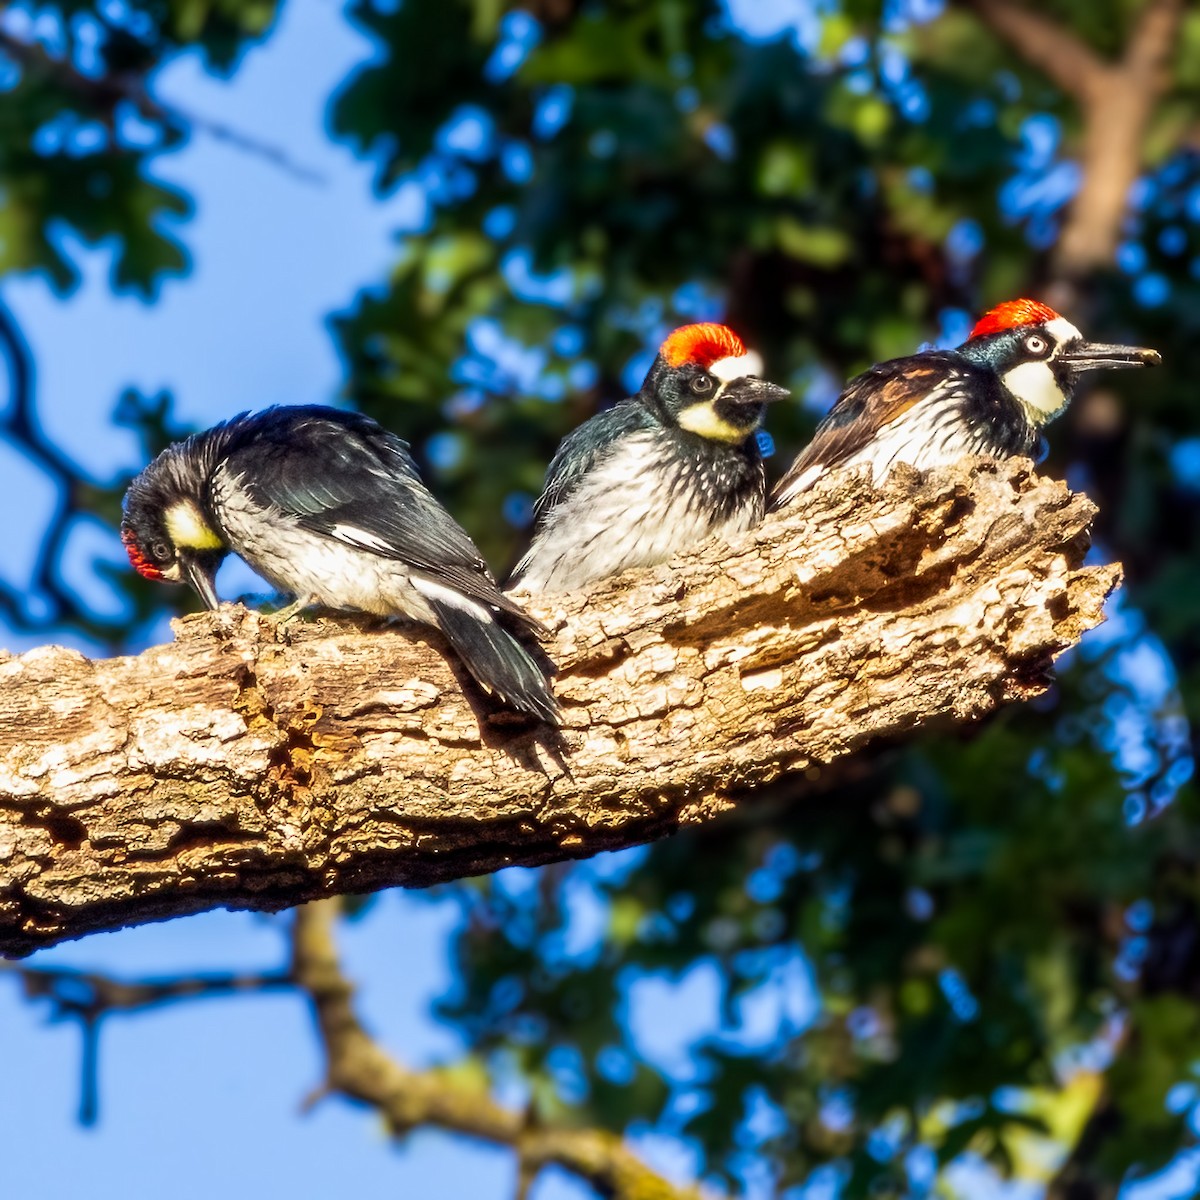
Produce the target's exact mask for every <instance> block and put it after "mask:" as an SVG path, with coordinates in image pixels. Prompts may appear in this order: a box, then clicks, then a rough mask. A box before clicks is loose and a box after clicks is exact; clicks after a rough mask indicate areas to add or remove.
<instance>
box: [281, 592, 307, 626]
mask: <svg viewBox="0 0 1200 1200" xmlns="http://www.w3.org/2000/svg"><path fill="white" fill-rule="evenodd" d="M315 603H316V601H315V600H313V598H312V597H311V596H297V597H296V599H295V600H293V601H292V603H291V604H289V605H288V606H287V607H286V608H281V609H280V610H279V611H278V612H277V613H275V614H274V617H275V621H276V623H277V624H278V625H280V626H283V625H287V624H288V623H289V622H290V621H294V620H295V619H296V618H297V617H298V616H299V615H300V614H301V613H302V612H303V611H304V610H305V609H306V608H312V607H313V605H314V604H315Z"/></svg>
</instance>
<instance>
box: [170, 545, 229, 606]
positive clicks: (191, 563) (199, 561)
mask: <svg viewBox="0 0 1200 1200" xmlns="http://www.w3.org/2000/svg"><path fill="white" fill-rule="evenodd" d="M220 565H221V560H220V558H218V557H215V556H213V555H211V554H186V553H183V554H180V556H179V566H180V568H181V573H182V575H183V578H184V579H186V580H187V582H188V583H190V584H191V585H192V587H194V588H195V589H196V594H197V595H198V596H199V597H200V599H201V600H203V601H204V605H205V607H206V608H220V606H221V598H220V596H218V595H217V586H216V582H215V579H216V574H217V567H219V566H220Z"/></svg>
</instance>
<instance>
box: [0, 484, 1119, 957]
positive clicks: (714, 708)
mask: <svg viewBox="0 0 1200 1200" xmlns="http://www.w3.org/2000/svg"><path fill="white" fill-rule="evenodd" d="M1093 511H1094V510H1093V507H1092V505H1091V504H1090V502H1089V501H1088V500H1087V499H1086V497H1084V496H1081V495H1073V494H1071V493H1070V492H1068V491H1067V489H1066V487H1065V486H1064V485H1063V484H1061V483H1058V482H1055V481H1052V480H1048V479H1043V478H1040V477H1038V476H1037V475H1035V474H1034V473H1033V470H1032V467H1031V465H1030V464H1029V463H1028V462H1027V461H1023V460H1016V461H1013V462H1009V463H1002V464H996V463H992V462H990V461H986V460H979V461H976V462H971V463H966V464H963V465H962V466H960V467H957V468H954V469H952V470H950V471H947V472H940V473H938V474H936V475H934V476H931V477H928V478H922V477H918V476H916V475H915V474H913V473H911V472H901V473H899V474H898V475H897V476H894V477H893V481H892V482H891V484H890V485H889V487H888V489H887V491H886V492H884V493H882V494H876V493H872V492H870V491H868V490H866V489H864V488H863V486H862V484H861V482H860V481H859V480H857V479H856V478H855V477H853V476H840V477H838V478H835V479H834V480H831V481H830V483H829V484H827V485H825V486H823V487H821V488H818V489H817V490H816V491H814V492H812V493H809V494H808V495H807V496H806V497H805V498H804V500H803V501H802V502H801V503H799V504H797V505H796V506H795V507H794V508H793V509H791V510H789V511H788V512H786V513H783V514H779V515H777V516H773V517H770V518H768V520H767V521H766V522H765V523H764V524H763V525H762V526H760V527H759V528H758V529H756V530H754V531H752V532H751V533H749V534H746V535H744V536H742V537H741V538H740V539H738V540H737V541H736V542H734V543H732V544H725V543H711V544H708V545H706V546H704V547H701V548H700V549H699V551H698V552H696V553H693V554H691V555H688V556H685V557H682V558H680V559H678V560H677V561H675V562H674V563H672V564H671V565H670V566H663V567H659V568H654V569H651V570H648V571H642V572H637V573H631V574H629V575H626V576H623V577H621V578H620V579H618V580H613V581H609V582H607V583H605V584H602V585H600V586H599V587H598V588H596V589H595V590H594V591H592V592H590V593H586V594H584V593H580V594H570V595H564V596H557V597H553V596H552V597H537V598H535V599H534V600H532V601H531V605H530V606H531V608H532V610H533V611H534V612H535V613H537V615H538V616H539V617H541V618H542V620H543V621H544V622H545V623H546V625H547V626H548V628H549V629H550V630H551V633H550V636H549V638H548V640H547V644H546V648H547V650H548V651H549V653H550V654H551V655H552V657H553V658H554V659H555V661H556V662H558V663H559V665H560V667H561V673H560V675H559V678H558V680H557V683H556V690H557V693H558V695H559V698H560V700H561V702H562V705H563V709H564V712H565V720H566V727H565V728H564V730H563V731H562V734H561V736H559V737H557V738H556V737H554V736H553V735H552V734H550V732H549V731H547V730H546V729H544V728H540V727H539V728H530V727H529V726H528V725H525V724H517V723H512V722H510V721H508V720H506V719H505V718H504V717H493V718H488V717H487V716H486V713H487V705H486V702H485V701H483V699H482V698H481V697H479V695H478V693H477V692H472V691H471V689H472V687H473V685H472V684H471V681H470V680H469V678H468V677H467V676H466V675H465V672H463V671H462V670H461V669H460V668H459V667H458V666H457V664H454V663H451V662H448V661H447V659H446V658H445V657H444V656H443V645H442V643H441V642H440V640H439V639H438V638H437V635H436V634H434V633H432V632H429V631H425V630H420V631H398V630H395V629H380V628H371V627H369V626H368V625H366V624H365V623H363V622H355V621H352V620H349V619H346V618H338V619H334V618H328V619H321V620H318V621H314V622H312V623H309V624H299V625H297V624H293V625H288V626H283V627H280V626H279V625H278V624H277V622H276V621H275V620H273V619H272V618H271V617H268V616H263V615H261V614H258V613H254V612H250V611H247V610H246V609H244V608H242V607H241V606H237V605H228V606H225V607H224V608H222V610H221V611H219V612H217V613H206V614H203V615H198V616H194V617H188V618H185V619H184V620H182V621H179V622H177V623H176V626H175V629H176V641H175V642H173V643H172V644H170V645H166V646H157V647H154V648H152V649H150V650H147V651H146V652H144V653H143V654H141V655H138V656H137V657H130V658H117V659H110V660H105V661H95V662H93V661H89V660H88V659H86V658H84V657H83V656H82V655H80V654H78V653H76V652H74V651H71V650H66V649H63V648H61V647H53V646H48V647H44V648H41V649H38V650H34V651H32V652H30V653H28V654H25V655H22V656H21V657H19V658H13V657H9V658H7V659H4V660H2V661H0V729H2V730H3V733H2V734H0V952H3V953H7V954H23V953H28V952H29V951H31V950H33V949H36V948H38V947H39V946H45V945H49V944H52V943H54V942H57V941H60V940H62V939H64V938H70V937H78V936H80V935H82V934H85V933H88V932H91V931H93V930H98V929H111V928H114V927H117V926H120V925H126V924H133V923H139V922H143V921H148V920H153V919H158V918H164V917H170V916H176V915H180V914H183V913H190V912H197V911H200V910H202V909H207V908H212V907H216V906H219V905H227V906H230V907H236V908H255V909H275V908H281V907H285V906H288V905H293V904H297V903H299V902H300V901H302V900H308V899H312V898H316V897H321V896H329V895H335V894H339V893H345V892H354V891H365V890H371V889H375V888H381V887H388V886H393V885H398V884H399V885H409V886H424V885H427V884H432V883H437V882H440V881H444V880H449V879H455V878H459V877H462V876H466V875H472V874H478V873H480V872H486V871H493V870H496V869H498V868H500V867H503V866H507V865H510V864H514V863H521V864H536V863H544V862H550V861H554V860H559V859H565V858H575V857H586V856H590V855H592V854H595V853H597V852H598V851H601V850H611V849H617V848H620V847H624V846H630V845H634V844H637V843H641V842H645V841H648V840H651V839H654V838H659V837H664V836H666V835H668V834H670V833H671V832H672V831H673V830H675V829H677V828H679V827H680V826H683V825H689V824H694V823H698V822H701V821H705V820H709V819H711V818H712V817H714V816H715V815H717V814H718V813H721V812H723V811H725V810H727V809H728V808H730V807H731V806H732V805H734V804H736V803H738V802H739V801H740V800H743V799H744V798H745V797H746V796H747V795H748V793H750V792H751V791H753V789H755V788H757V787H760V786H762V785H763V784H767V783H770V782H772V781H774V780H777V779H779V778H781V777H783V776H793V775H801V776H807V777H808V778H810V779H813V778H816V777H817V776H819V775H820V773H821V771H822V769H823V768H825V767H826V766H828V765H829V764H833V763H837V762H838V761H839V760H842V759H845V758H846V757H847V756H849V755H852V754H855V753H856V752H858V751H860V750H862V749H863V748H864V747H865V746H867V745H869V744H870V743H872V742H874V741H876V740H878V739H895V738H899V737H904V736H907V735H909V734H910V733H912V732H913V731H914V730H916V729H917V728H918V727H921V726H926V725H929V724H930V723H931V722H934V721H939V720H943V721H944V720H956V721H967V720H973V719H977V718H979V717H981V716H983V715H985V714H987V713H989V712H991V711H992V710H994V709H995V708H996V707H997V706H998V705H1000V704H1002V703H1004V702H1006V701H1010V700H1015V699H1022V698H1025V697H1028V696H1031V695H1035V694H1037V693H1038V692H1040V691H1042V690H1044V689H1045V687H1046V686H1047V682H1048V670H1049V667H1050V663H1051V661H1052V659H1053V657H1054V656H1055V655H1056V654H1058V653H1059V652H1060V651H1062V650H1063V649H1065V648H1066V647H1068V646H1070V645H1072V644H1073V643H1074V642H1076V641H1077V640H1078V639H1079V637H1080V636H1081V634H1082V633H1083V632H1084V630H1086V629H1088V628H1090V627H1091V626H1093V625H1095V624H1097V623H1098V622H1099V621H1100V620H1101V619H1102V605H1103V602H1104V599H1105V597H1106V596H1107V595H1108V594H1109V592H1110V591H1111V590H1112V588H1113V587H1114V586H1115V584H1116V583H1117V581H1118V579H1119V574H1120V572H1119V568H1118V567H1116V566H1089V567H1084V566H1083V565H1082V564H1083V556H1084V553H1085V550H1086V548H1087V545H1088V540H1087V527H1088V523H1089V521H1090V519H1091V516H1092V514H1093Z"/></svg>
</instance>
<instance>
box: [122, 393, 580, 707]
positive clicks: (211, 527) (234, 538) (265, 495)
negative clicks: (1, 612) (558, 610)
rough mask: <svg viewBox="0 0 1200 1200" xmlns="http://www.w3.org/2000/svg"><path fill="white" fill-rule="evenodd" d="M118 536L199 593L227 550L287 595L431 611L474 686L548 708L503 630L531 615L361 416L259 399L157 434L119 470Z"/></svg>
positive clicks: (161, 575) (530, 624) (390, 437)
mask: <svg viewBox="0 0 1200 1200" xmlns="http://www.w3.org/2000/svg"><path fill="white" fill-rule="evenodd" d="M121 538H122V540H123V541H124V543H125V547H126V549H127V551H128V553H129V559H130V562H132V564H133V566H134V567H135V568H136V569H137V571H138V572H139V573H140V574H141V575H144V576H145V577H146V578H147V579H160V580H166V581H168V582H171V583H184V582H186V583H190V584H191V585H192V586H193V587H194V588H195V589H196V591H197V592H198V593H199V594H200V597H201V599H202V600H203V601H204V603H205V604H207V605H208V607H209V608H216V607H217V605H218V604H219V603H220V601H219V600H218V598H217V593H216V588H215V586H214V583H213V577H214V575H215V574H216V570H217V567H218V566H220V564H221V561H222V560H223V559H224V557H225V555H226V554H228V553H230V552H233V553H235V554H238V555H240V556H241V557H242V558H244V559H245V560H246V562H247V563H249V565H250V566H251V567H252V568H254V570H255V571H257V572H258V573H259V574H260V575H262V576H263V577H264V578H265V579H267V580H268V581H269V582H270V583H271V584H273V585H274V586H275V587H277V588H278V589H279V590H280V591H282V592H286V593H289V594H291V595H293V596H295V597H296V604H295V606H293V607H294V608H295V609H298V608H299V607H302V606H305V605H309V604H319V605H324V606H326V607H329V608H336V609H355V610H358V611H361V612H368V613H374V614H377V615H380V616H401V617H407V618H409V619H411V620H414V621H419V622H421V623H422V624H426V625H433V626H435V627H436V628H437V629H439V630H441V632H442V634H443V635H444V636H445V638H446V640H447V641H448V642H449V643H450V645H451V646H452V647H453V648H454V650H455V651H456V652H457V653H458V655H459V657H460V658H461V659H462V661H463V663H464V665H465V666H466V668H467V670H468V671H469V672H470V673H471V674H472V675H473V676H474V677H475V679H476V680H477V681H478V682H479V683H480V684H482V685H483V687H484V688H485V689H486V690H488V691H489V692H492V693H494V694H495V695H496V696H497V697H498V698H499V699H500V700H501V701H503V702H505V703H506V704H508V705H510V706H511V707H513V708H515V709H518V710H520V711H521V712H524V713H526V714H528V715H530V716H535V717H539V718H541V719H542V720H544V721H548V722H551V723H556V722H557V720H558V706H557V704H556V703H555V700H554V694H553V692H552V691H551V689H550V685H549V683H548V682H547V679H546V676H545V673H544V672H543V670H542V668H541V667H540V666H539V665H538V664H537V662H536V661H535V658H534V656H533V654H532V653H531V652H530V651H529V650H527V649H526V648H525V647H524V646H522V645H521V644H520V642H518V641H517V639H516V638H515V637H513V635H512V633H511V632H510V630H511V629H514V628H515V629H519V630H523V631H525V632H529V633H532V632H534V631H536V630H537V629H538V628H539V626H538V624H537V622H536V621H534V620H533V618H532V617H530V616H529V615H528V614H527V613H526V612H525V611H524V610H523V609H521V608H520V607H519V606H518V605H517V604H516V603H515V602H514V601H512V600H510V599H509V598H508V597H507V596H505V595H503V594H502V593H501V592H500V590H499V589H498V588H497V586H496V582H495V580H494V579H493V578H492V575H491V572H490V571H489V570H488V568H487V564H486V563H485V562H484V561H483V559H482V558H481V557H480V554H479V551H478V550H477V549H476V547H475V544H474V542H472V541H471V539H470V538H469V537H468V536H467V534H466V531H465V530H463V529H462V528H461V527H460V526H459V525H458V524H457V523H456V522H455V521H454V519H453V518H452V517H451V516H450V514H449V513H448V512H446V510H445V509H444V508H443V507H442V506H441V505H440V504H439V503H438V502H437V500H435V499H434V497H433V495H432V494H431V493H430V492H429V490H428V488H426V487H425V485H424V484H423V483H422V482H421V478H420V476H419V475H418V474H417V467H416V464H415V463H414V462H413V460H412V456H411V455H410V454H409V450H408V446H407V444H406V443H405V442H403V441H401V440H400V438H398V437H396V436H395V435H394V434H391V433H388V432H387V431H386V430H385V429H383V428H382V427H381V426H379V425H378V424H377V423H376V422H375V421H373V420H371V419H370V417H365V416H363V415H361V414H359V413H352V412H342V411H340V410H339V409H334V408H326V407H323V406H320V405H303V406H296V407H294V408H290V407H280V408H268V409H266V410H264V411H263V412H259V413H242V414H241V415H240V416H237V417H234V418H233V419H232V420H230V421H226V422H224V423H223V424H221V425H217V426H215V427H214V428H213V429H209V430H207V431H206V432H204V433H197V434H195V435H193V436H192V437H189V438H188V439H187V440H186V441H183V442H178V443H176V444H175V445H173V446H169V447H168V448H167V449H166V450H164V451H163V452H162V453H161V454H160V455H159V456H158V457H157V458H156V459H155V460H154V461H153V462H152V463H151V464H150V465H149V466H148V467H147V468H146V469H145V470H144V471H143V472H142V473H141V474H140V475H139V476H138V477H137V478H136V479H135V480H134V481H133V483H132V484H131V485H130V487H129V491H128V492H127V493H126V495H125V518H124V521H123V522H122V525H121ZM506 626H507V628H506Z"/></svg>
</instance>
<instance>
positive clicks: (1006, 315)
mask: <svg viewBox="0 0 1200 1200" xmlns="http://www.w3.org/2000/svg"><path fill="white" fill-rule="evenodd" d="M1057 320H1058V313H1056V312H1055V311H1054V309H1052V308H1051V307H1050V306H1049V305H1048V304H1043V303H1042V302H1041V301H1040V300H1005V302H1004V303H1003V304H997V305H996V307H995V308H993V309H992V310H991V312H987V313H984V315H983V316H982V317H980V318H979V320H978V321H977V322H976V325H975V328H974V329H972V330H971V337H970V338H968V339H967V341H970V340H971V338H977V337H987V336H988V334H991V333H1003V332H1004V331H1005V330H1006V329H1020V328H1021V326H1023V325H1044V324H1045V323H1046V322H1047V321H1057Z"/></svg>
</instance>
